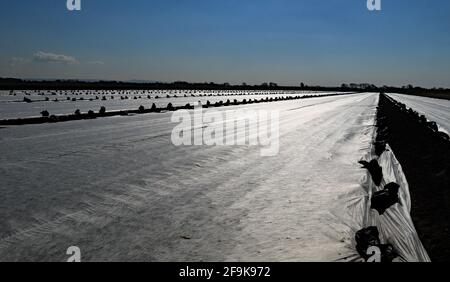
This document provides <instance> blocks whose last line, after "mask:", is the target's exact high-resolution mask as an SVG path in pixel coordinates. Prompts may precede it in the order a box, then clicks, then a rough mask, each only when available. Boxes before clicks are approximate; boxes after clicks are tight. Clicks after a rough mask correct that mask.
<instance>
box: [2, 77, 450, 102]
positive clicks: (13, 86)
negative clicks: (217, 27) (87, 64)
mask: <svg viewBox="0 0 450 282" xmlns="http://www.w3.org/2000/svg"><path fill="white" fill-rule="evenodd" d="M138 89H139V90H159V89H161V90H169V89H173V90H306V91H348V92H367V91H374V92H395V93H403V94H410V95H420V96H427V97H434V98H442V99H450V89H445V88H432V89H427V88H422V87H415V86H413V85H406V86H402V87H394V86H382V87H378V86H376V85H373V84H369V83H349V84H347V83H343V84H341V85H340V86H336V87H324V86H309V85H306V84H305V83H303V82H302V83H300V84H299V85H298V86H280V85H278V84H277V83H274V82H265V83H262V84H260V85H249V84H247V83H245V82H244V83H242V84H239V85H231V84H230V83H222V84H219V83H214V82H203V83H190V82H186V81H175V82H171V83H164V82H145V83H144V82H123V81H82V80H23V79H17V78H0V90H138Z"/></svg>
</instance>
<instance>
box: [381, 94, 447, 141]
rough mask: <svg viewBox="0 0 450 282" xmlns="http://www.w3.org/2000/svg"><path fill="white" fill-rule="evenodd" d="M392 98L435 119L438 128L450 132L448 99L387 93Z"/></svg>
mask: <svg viewBox="0 0 450 282" xmlns="http://www.w3.org/2000/svg"><path fill="white" fill-rule="evenodd" d="M389 96H391V97H392V98H393V99H395V100H397V101H399V102H402V103H404V104H406V106H407V107H410V108H412V109H413V110H415V111H417V112H419V113H420V114H422V115H425V116H426V117H427V118H428V119H429V120H431V121H435V122H436V123H437V124H438V126H439V127H440V130H442V131H444V132H446V133H447V134H448V133H450V100H444V99H435V98H428V97H420V96H412V95H404V94H394V93H389Z"/></svg>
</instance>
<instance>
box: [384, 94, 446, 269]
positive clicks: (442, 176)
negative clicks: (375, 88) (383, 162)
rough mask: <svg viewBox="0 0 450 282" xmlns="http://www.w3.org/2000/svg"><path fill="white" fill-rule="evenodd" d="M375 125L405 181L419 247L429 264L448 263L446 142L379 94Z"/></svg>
mask: <svg viewBox="0 0 450 282" xmlns="http://www.w3.org/2000/svg"><path fill="white" fill-rule="evenodd" d="M377 122H378V124H379V128H378V132H379V133H380V132H381V134H380V137H379V138H378V139H385V140H386V141H387V143H388V144H389V145H390V146H391V147H392V149H393V150H394V153H395V155H396V157H397V159H398V160H399V161H400V163H401V165H402V167H403V171H404V173H405V175H406V178H407V180H408V183H409V187H410V193H411V202H412V210H411V216H412V219H413V221H414V224H415V226H416V229H417V231H418V233H419V237H420V238H421V240H422V243H423V244H424V246H425V248H426V250H427V251H428V254H429V255H430V257H431V260H432V261H436V262H439V261H441V262H442V261H450V232H449V231H450V182H449V179H450V170H449V164H450V142H449V141H448V140H445V138H442V137H441V136H439V135H438V134H437V133H436V132H435V131H433V130H430V129H429V128H428V127H427V126H424V124H423V123H420V122H418V120H417V118H416V117H414V116H412V115H411V114H408V113H406V112H405V111H402V110H401V109H399V107H398V106H396V105H395V104H394V103H393V102H392V101H391V100H389V99H388V98H387V97H385V96H384V95H383V94H382V95H380V103H379V108H378V117H377ZM386 129H387V130H386ZM383 130H384V131H383Z"/></svg>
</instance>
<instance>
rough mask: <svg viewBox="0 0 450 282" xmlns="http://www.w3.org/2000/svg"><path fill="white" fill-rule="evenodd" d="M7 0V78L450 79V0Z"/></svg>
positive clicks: (0, 62)
mask: <svg viewBox="0 0 450 282" xmlns="http://www.w3.org/2000/svg"><path fill="white" fill-rule="evenodd" d="M81 2H82V11H80V12H70V11H68V10H67V9H66V0H38V1H37V0H0V34H1V38H2V40H1V43H0V76H2V77H21V78H79V79H116V80H158V81H175V80H185V81H197V82H204V81H208V82H209V81H215V82H220V83H222V82H230V83H242V82H247V83H251V84H256V83H257V84H259V83H262V82H265V81H273V82H277V83H279V84H284V85H298V84H299V83H300V82H302V81H303V82H305V83H307V84H311V85H312V84H321V85H339V84H341V83H343V82H370V83H374V84H377V85H384V84H386V85H405V84H408V83H411V84H414V85H421V86H425V87H434V86H436V87H450V52H449V50H450V17H449V16H448V15H449V14H450V1H446V0H433V1H426V0H409V1H407V0H395V1H394V0H381V3H382V11H379V12H370V11H368V10H367V8H366V0H345V1H344V0H129V1H124V0H81Z"/></svg>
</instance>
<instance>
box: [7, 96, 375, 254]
mask: <svg viewBox="0 0 450 282" xmlns="http://www.w3.org/2000/svg"><path fill="white" fill-rule="evenodd" d="M7 95H8V94H7ZM278 95H281V96H283V95H287V94H283V93H279V94H278ZM8 96H9V95H8ZM378 96H379V95H378V93H362V94H355V95H342V96H335V97H333V96H329V97H317V98H312V99H304V100H291V101H280V102H274V103H260V104H250V105H241V106H234V107H222V108H217V109H215V110H217V111H220V112H223V111H229V110H231V109H241V110H252V109H253V110H254V109H262V110H268V111H269V110H271V111H273V110H277V111H279V113H280V123H279V131H280V138H279V142H280V144H279V154H278V155H276V156H272V157H261V155H260V149H261V148H260V147H259V146H206V145H202V146H175V145H173V144H172V143H171V139H170V138H171V132H172V129H173V128H174V126H175V125H176V124H174V123H172V122H171V121H170V119H171V114H172V113H170V112H167V113H151V114H142V115H134V116H127V117H110V118H100V119H95V120H82V121H71V122H64V123H56V124H40V125H23V126H11V127H4V128H0V174H1V175H2V185H1V186H0V193H1V194H2V201H0V214H2V215H3V220H1V221H0V260H5V261H15V260H20V261H23V260H25V261H27V260H30V261H36V260H37V261H64V260H65V259H66V257H67V256H66V249H67V248H68V247H69V246H72V245H76V246H79V247H80V249H81V251H82V256H83V260H84V261H334V260H340V259H342V258H346V257H349V256H352V255H355V250H354V249H352V248H351V240H352V238H353V236H354V230H351V229H350V227H349V224H348V222H345V220H344V219H343V221H341V220H339V216H338V215H336V214H335V211H336V210H342V206H339V204H340V201H339V199H340V198H342V197H344V196H345V195H347V194H348V193H351V192H352V191H353V190H356V189H360V187H359V183H360V181H361V178H363V177H364V176H365V174H366V172H365V170H362V169H361V168H360V166H359V165H358V164H357V162H358V160H360V158H361V157H362V156H363V155H365V154H366V153H367V152H368V151H369V150H370V145H371V141H372V137H373V136H372V135H373V132H374V127H373V125H374V122H375V113H376V107H377V105H378ZM239 97H241V98H249V96H239ZM202 98H205V97H202ZM213 98H214V97H213ZM215 98H218V99H223V98H225V97H215ZM251 98H253V96H251ZM177 99H180V100H182V99H184V98H177ZM198 99H199V98H198V97H193V99H190V98H189V99H186V100H185V101H180V103H186V102H192V101H193V100H194V101H196V100H198ZM206 99H212V98H211V97H206ZM175 100H176V99H175ZM151 102H153V101H151ZM5 103H6V102H5ZM42 103H47V104H46V107H47V108H49V106H50V105H63V102H61V103H58V102H42ZM64 103H66V104H70V103H71V102H64ZM83 103H90V102H86V101H84V102H83ZM114 103H115V101H114ZM37 104H38V102H37V103H30V104H26V105H37ZM139 104H140V102H139V101H138V102H137V104H127V105H125V107H126V108H128V107H132V108H133V107H136V106H137V105H139ZM90 105H92V104H90ZM99 106H100V104H99V105H96V107H99ZM117 106H118V107H120V106H119V104H117ZM2 107H4V105H3V104H2ZM96 107H94V108H95V109H96ZM106 107H107V109H111V108H112V104H111V105H106ZM64 110H66V109H63V108H61V111H64ZM72 110H73V108H72V107H70V112H72ZM34 111H39V110H38V109H35V110H33V111H30V109H24V112H23V113H29V114H31V113H32V112H34ZM49 111H54V112H52V113H55V114H56V113H57V110H56V108H55V109H53V110H52V109H50V110H49ZM2 114H3V111H2ZM6 116H7V115H4V117H6Z"/></svg>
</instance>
